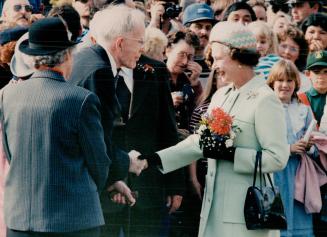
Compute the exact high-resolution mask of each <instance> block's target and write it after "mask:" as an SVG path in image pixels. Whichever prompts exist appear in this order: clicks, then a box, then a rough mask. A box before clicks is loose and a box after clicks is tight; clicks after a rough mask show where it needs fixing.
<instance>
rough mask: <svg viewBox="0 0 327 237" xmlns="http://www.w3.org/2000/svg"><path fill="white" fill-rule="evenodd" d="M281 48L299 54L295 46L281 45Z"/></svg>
mask: <svg viewBox="0 0 327 237" xmlns="http://www.w3.org/2000/svg"><path fill="white" fill-rule="evenodd" d="M279 47H281V48H282V49H283V50H286V49H289V50H290V51H291V52H292V53H298V52H299V49H298V48H297V47H294V46H289V45H287V44H280V45H279Z"/></svg>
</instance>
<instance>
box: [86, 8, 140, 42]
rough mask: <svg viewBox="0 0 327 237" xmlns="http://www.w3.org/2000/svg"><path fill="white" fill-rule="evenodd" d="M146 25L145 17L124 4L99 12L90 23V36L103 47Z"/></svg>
mask: <svg viewBox="0 0 327 237" xmlns="http://www.w3.org/2000/svg"><path fill="white" fill-rule="evenodd" d="M144 25H145V15H144V13H142V12H141V11H140V10H138V9H133V8H130V7H127V6H125V5H124V4H119V5H109V6H108V7H107V8H105V9H103V10H101V11H98V12H97V13H96V14H95V15H94V17H93V19H92V20H91V22H90V32H91V33H90V34H91V35H92V36H93V37H94V38H95V39H96V41H97V43H98V44H100V45H101V46H106V45H108V44H109V43H111V42H112V41H113V40H114V39H116V38H117V37H119V36H124V35H127V34H129V33H131V32H133V30H134V29H135V28H137V27H140V26H144Z"/></svg>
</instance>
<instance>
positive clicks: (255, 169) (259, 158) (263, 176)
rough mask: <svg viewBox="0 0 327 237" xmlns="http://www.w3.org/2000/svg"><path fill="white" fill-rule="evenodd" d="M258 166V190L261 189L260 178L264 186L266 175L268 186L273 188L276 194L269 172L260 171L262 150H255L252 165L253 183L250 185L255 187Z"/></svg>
mask: <svg viewBox="0 0 327 237" xmlns="http://www.w3.org/2000/svg"><path fill="white" fill-rule="evenodd" d="M258 166H259V178H260V190H262V178H263V180H264V185H265V186H266V176H267V177H268V181H269V183H270V186H271V188H272V190H273V192H274V193H275V194H276V191H275V187H274V185H273V182H272V179H271V177H270V174H269V173H267V174H263V173H262V151H257V154H256V158H255V165H254V173H253V175H254V177H253V184H252V186H253V187H255V182H256V179H257V171H258Z"/></svg>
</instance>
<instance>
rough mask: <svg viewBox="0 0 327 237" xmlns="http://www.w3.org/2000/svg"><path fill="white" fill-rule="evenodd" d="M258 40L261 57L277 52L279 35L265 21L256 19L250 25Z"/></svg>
mask: <svg viewBox="0 0 327 237" xmlns="http://www.w3.org/2000/svg"><path fill="white" fill-rule="evenodd" d="M248 27H249V29H250V30H251V31H252V33H253V34H254V36H255V38H256V40H257V51H258V52H259V53H260V55H261V57H263V56H266V55H268V54H275V53H277V42H278V41H277V36H276V35H275V34H274V32H273V31H272V30H271V27H269V25H268V24H267V23H265V22H263V21H254V22H251V23H250V24H249V25H248Z"/></svg>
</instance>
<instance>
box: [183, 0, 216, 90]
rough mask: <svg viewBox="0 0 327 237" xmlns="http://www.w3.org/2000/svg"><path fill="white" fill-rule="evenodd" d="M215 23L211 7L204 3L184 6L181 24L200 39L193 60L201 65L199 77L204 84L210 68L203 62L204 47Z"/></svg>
mask: <svg viewBox="0 0 327 237" xmlns="http://www.w3.org/2000/svg"><path fill="white" fill-rule="evenodd" d="M215 23H216V20H215V16H214V12H213V10H212V8H211V7H210V6H209V5H208V4H206V3H193V4H191V5H189V6H188V7H186V8H185V11H184V14H183V25H184V26H185V27H186V28H188V29H190V30H191V31H192V32H194V33H195V34H196V35H197V36H198V37H199V40H200V45H199V47H197V48H196V49H195V57H194V61H195V62H197V63H198V64H200V65H201V67H202V73H201V74H200V76H199V79H200V81H201V83H203V84H202V85H205V84H206V82H207V80H208V77H209V74H210V69H209V67H208V65H207V63H206V62H205V52H204V51H205V49H206V47H207V45H208V43H209V35H210V32H211V29H212V27H213V25H214V24H215Z"/></svg>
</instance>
